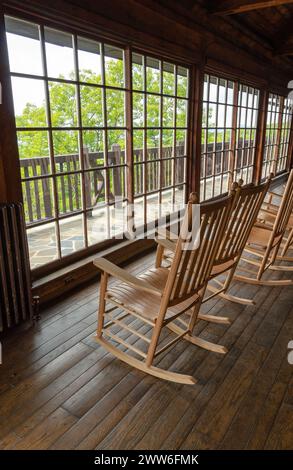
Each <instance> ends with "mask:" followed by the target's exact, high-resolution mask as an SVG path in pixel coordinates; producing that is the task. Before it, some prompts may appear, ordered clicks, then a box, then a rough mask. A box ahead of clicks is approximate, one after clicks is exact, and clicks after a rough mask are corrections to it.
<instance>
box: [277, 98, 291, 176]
mask: <svg viewBox="0 0 293 470" xmlns="http://www.w3.org/2000/svg"><path fill="white" fill-rule="evenodd" d="M292 113H293V100H292V99H290V98H285V99H284V106H283V112H282V127H281V135H280V150H279V157H278V163H277V173H279V172H280V171H283V170H286V166H287V158H288V151H289V139H290V130H291V126H292Z"/></svg>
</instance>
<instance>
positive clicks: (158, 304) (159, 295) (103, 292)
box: [94, 192, 235, 384]
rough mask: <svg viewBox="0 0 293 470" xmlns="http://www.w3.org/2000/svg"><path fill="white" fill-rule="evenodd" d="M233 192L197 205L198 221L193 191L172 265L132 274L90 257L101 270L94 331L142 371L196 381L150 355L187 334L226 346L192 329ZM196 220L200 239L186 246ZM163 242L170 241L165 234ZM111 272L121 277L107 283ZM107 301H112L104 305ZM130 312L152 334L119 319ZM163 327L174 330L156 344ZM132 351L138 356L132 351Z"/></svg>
mask: <svg viewBox="0 0 293 470" xmlns="http://www.w3.org/2000/svg"><path fill="white" fill-rule="evenodd" d="M234 197H235V192H233V193H232V194H230V195H229V196H227V197H224V198H222V199H220V200H218V201H216V202H211V203H209V204H205V205H204V206H201V207H200V224H199V221H198V220H197V221H194V217H192V203H195V202H196V201H197V198H196V197H195V195H194V196H193V198H192V201H190V202H189V204H188V207H187V210H186V213H185V216H184V219H185V222H186V223H185V224H183V227H185V228H183V230H181V233H180V235H179V238H178V241H177V243H176V247H175V251H174V257H173V260H172V264H171V267H170V269H168V268H164V267H159V268H152V269H149V270H147V271H146V272H144V273H143V274H140V275H139V276H137V277H135V276H133V275H131V274H130V273H129V272H127V271H125V270H124V269H121V268H119V267H117V266H116V265H114V264H113V263H111V262H109V261H108V260H106V259H104V258H98V259H97V260H95V261H94V264H95V266H96V267H97V268H99V269H100V270H101V271H102V277H101V286H100V301H99V302H100V303H99V313H98V327H97V336H96V340H97V342H98V343H100V344H101V345H102V346H104V347H105V348H106V349H107V350H108V351H110V352H111V353H113V354H114V355H115V356H116V357H117V358H119V359H121V360H122V361H124V362H126V363H127V364H130V365H131V366H133V367H135V368H137V369H139V370H141V371H143V372H146V373H148V374H151V375H154V376H156V377H159V378H162V379H166V380H170V381H173V382H178V383H182V384H194V383H196V380H195V379H194V378H193V377H192V376H190V375H184V374H181V373H177V372H173V371H168V370H164V369H161V368H158V367H156V366H154V365H153V362H154V359H155V358H156V357H157V356H158V355H159V354H161V353H163V352H164V351H166V350H167V349H168V348H170V347H171V346H174V345H175V344H176V343H177V341H178V340H180V339H184V340H187V341H189V342H191V343H192V344H195V345H196V346H199V347H202V348H205V349H207V350H209V351H214V352H218V353H222V354H224V353H226V352H227V350H226V348H225V347H223V346H220V345H216V344H214V343H211V342H209V341H206V340H204V339H202V338H199V337H197V336H194V335H193V330H194V326H195V323H196V320H197V315H198V310H199V307H200V304H201V301H202V296H203V293H204V291H205V286H206V283H207V281H208V279H209V276H210V272H211V269H212V266H213V263H214V259H215V256H216V253H217V252H218V249H219V245H220V242H221V240H222V236H223V232H224V230H225V227H226V224H227V220H228V216H229V214H230V211H231V206H232V203H233V199H234ZM194 222H196V223H197V224H199V226H200V242H199V245H198V246H197V245H196V244H194V243H193V242H192V243H193V244H192V246H189V247H188V249H186V242H189V243H191V242H190V234H192V233H194ZM186 227H188V228H187V229H186ZM165 242H166V244H167V245H168V240H165ZM109 275H112V276H114V277H115V278H116V279H118V280H119V281H118V282H115V283H114V284H113V285H110V286H109V285H108V276H109ZM106 303H110V304H111V305H113V307H112V308H110V309H109V310H108V311H106ZM115 308H117V309H119V310H120V311H121V310H122V313H120V314H119V315H118V316H116V317H115V316H114V315H113V311H114V309H115ZM187 312H189V313H190V314H189V315H188V316H187V318H188V322H187V323H185V322H183V320H182V318H180V317H182V316H184V315H185V314H186V313H187ZM129 315H130V316H133V317H134V318H139V319H140V320H142V321H143V322H144V323H145V324H147V325H149V326H150V327H151V336H150V337H148V336H147V335H145V334H142V333H141V332H138V331H136V330H134V329H133V327H132V326H129V324H126V323H125V322H123V321H122V320H123V319H124V318H125V317H127V316H129ZM105 317H110V318H109V321H108V322H107V323H105V322H104V320H105ZM183 324H184V325H185V326H184V327H182V325H183ZM115 326H116V328H117V327H120V328H122V330H119V331H123V330H124V331H125V330H128V331H129V332H130V333H131V334H134V335H136V336H137V337H138V338H139V341H140V342H141V343H142V344H143V345H145V348H144V349H145V351H143V350H142V349H143V348H142V349H139V348H138V347H136V346H133V344H130V343H129V342H127V341H125V339H123V338H121V335H120V337H119V335H118V334H116V333H113V332H112V331H110V329H111V327H115ZM164 327H167V328H168V329H169V330H171V331H172V332H173V333H175V335H176V336H175V338H173V339H172V340H170V341H168V342H167V343H166V344H164V338H163V342H162V343H163V345H160V346H159V339H160V336H161V332H162V329H164ZM110 340H112V341H114V342H115V343H117V346H116V345H115V346H114V345H113V344H112V343H111V342H110ZM119 345H120V348H121V346H123V347H126V348H127V349H128V351H127V352H124V351H122V350H121V349H119ZM132 353H134V354H135V355H136V356H139V357H140V359H138V358H136V357H133V356H132V355H131V354H132Z"/></svg>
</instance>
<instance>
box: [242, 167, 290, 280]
mask: <svg viewBox="0 0 293 470" xmlns="http://www.w3.org/2000/svg"><path fill="white" fill-rule="evenodd" d="M292 209H293V170H291V172H290V175H289V178H288V181H287V184H286V188H285V191H284V195H283V198H282V201H281V204H280V206H279V208H278V210H277V213H276V215H275V217H274V220H273V223H266V221H265V220H263V219H266V218H267V219H269V222H270V220H271V217H272V216H271V213H268V212H267V211H266V210H264V209H263V208H262V209H261V211H260V215H259V218H260V219H261V222H260V221H257V222H256V223H255V224H254V226H253V227H252V230H251V232H250V235H249V238H248V241H247V245H246V247H245V249H244V251H245V252H247V253H249V254H250V255H252V257H253V256H254V258H252V257H249V258H248V257H244V256H243V257H242V258H241V260H243V261H245V262H246V263H248V264H251V265H253V266H255V267H256V268H258V270H257V272H255V271H253V270H251V269H248V268H245V267H243V266H242V265H239V269H240V270H242V271H244V272H246V273H247V274H249V275H250V276H243V275H238V274H237V275H234V278H233V279H235V280H238V281H244V282H247V283H249V284H254V285H264V286H289V285H293V280H292V279H280V280H264V279H262V276H263V273H264V272H265V271H266V270H267V269H271V270H275V271H292V270H293V267H292V266H279V265H276V264H275V261H276V260H277V259H278V251H279V249H280V246H281V243H282V239H283V236H284V234H285V232H286V228H287V227H288V223H289V219H290V216H291V214H292ZM255 258H256V259H255ZM251 276H253V277H251Z"/></svg>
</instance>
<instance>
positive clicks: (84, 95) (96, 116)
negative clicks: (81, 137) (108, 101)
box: [80, 86, 104, 127]
mask: <svg viewBox="0 0 293 470" xmlns="http://www.w3.org/2000/svg"><path fill="white" fill-rule="evenodd" d="M102 94H103V91H102V89H101V88H98V87H92V86H81V87H80V106H81V121H82V125H83V127H103V126H104V118H103V97H102Z"/></svg>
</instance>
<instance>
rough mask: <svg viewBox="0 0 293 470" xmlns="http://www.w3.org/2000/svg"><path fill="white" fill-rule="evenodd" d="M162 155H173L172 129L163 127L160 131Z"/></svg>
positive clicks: (164, 156) (167, 156)
mask: <svg viewBox="0 0 293 470" xmlns="http://www.w3.org/2000/svg"><path fill="white" fill-rule="evenodd" d="M162 146H163V149H162V157H163V158H170V157H172V156H173V146H174V130H169V129H163V131H162Z"/></svg>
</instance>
